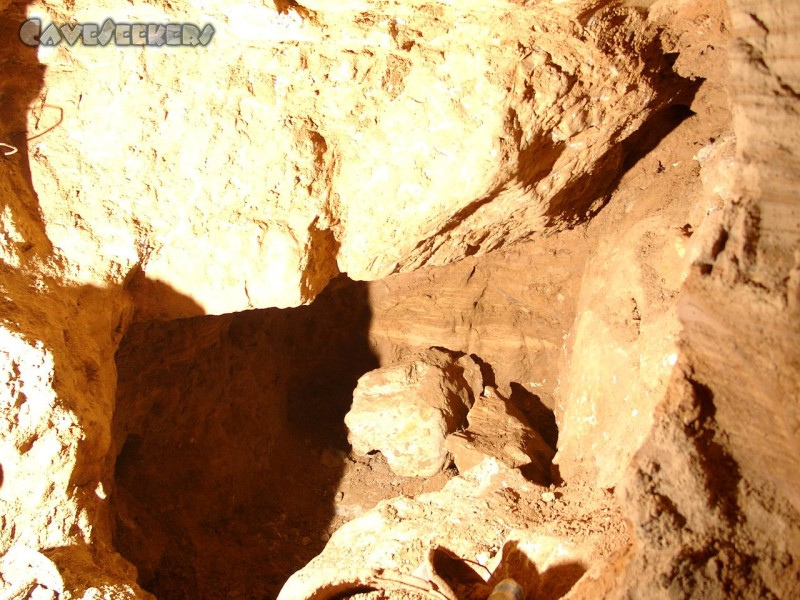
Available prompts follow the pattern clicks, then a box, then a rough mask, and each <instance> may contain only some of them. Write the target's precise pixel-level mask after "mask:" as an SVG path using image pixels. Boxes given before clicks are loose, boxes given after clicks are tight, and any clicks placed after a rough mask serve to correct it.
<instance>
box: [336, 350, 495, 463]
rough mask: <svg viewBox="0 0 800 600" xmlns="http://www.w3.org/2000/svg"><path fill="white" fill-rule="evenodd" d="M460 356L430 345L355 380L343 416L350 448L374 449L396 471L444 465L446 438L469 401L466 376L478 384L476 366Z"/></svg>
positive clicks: (472, 394) (471, 399)
mask: <svg viewBox="0 0 800 600" xmlns="http://www.w3.org/2000/svg"><path fill="white" fill-rule="evenodd" d="M465 358H467V357H461V358H460V359H458V362H457V359H456V358H455V357H454V356H453V355H452V354H451V353H448V352H445V351H442V350H439V349H435V348H431V349H430V350H427V351H425V352H423V353H420V354H418V355H414V356H411V357H409V358H408V359H407V360H405V361H403V362H401V363H398V364H395V365H391V366H388V367H382V368H380V369H376V370H375V371H370V372H369V373H367V374H366V375H364V376H363V377H362V378H361V379H359V380H358V386H357V387H356V389H355V391H354V392H353V405H352V407H351V408H350V411H349V412H348V413H347V415H346V416H345V419H344V421H345V424H346V425H347V429H348V435H347V439H348V441H349V442H350V444H352V446H353V451H354V452H356V453H357V454H367V453H368V452H372V451H374V450H379V451H380V452H381V453H382V454H383V455H385V456H386V460H387V462H388V463H389V466H390V467H391V468H392V470H393V471H394V472H395V473H397V474H398V475H404V476H407V477H427V476H431V475H435V474H436V473H437V472H439V471H440V470H441V469H442V468H443V467H445V466H446V465H447V458H448V456H447V450H446V448H445V440H446V438H447V436H448V434H450V433H452V432H454V431H455V430H456V429H457V428H458V427H460V426H461V424H462V423H463V422H464V419H465V417H466V416H467V411H468V410H469V408H470V407H471V406H472V403H473V402H474V397H475V392H474V391H473V389H472V388H471V386H470V379H471V380H472V382H473V384H477V387H479V386H480V385H482V381H478V379H477V378H476V373H477V375H478V376H479V374H480V368H479V367H478V365H477V364H475V363H474V362H473V361H472V360H471V359H468V358H467V360H464V359H465ZM465 375H466V376H465Z"/></svg>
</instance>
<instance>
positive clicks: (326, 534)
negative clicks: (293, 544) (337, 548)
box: [319, 531, 331, 542]
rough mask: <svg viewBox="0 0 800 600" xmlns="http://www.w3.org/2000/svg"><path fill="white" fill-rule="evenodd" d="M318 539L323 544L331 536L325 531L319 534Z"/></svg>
mask: <svg viewBox="0 0 800 600" xmlns="http://www.w3.org/2000/svg"><path fill="white" fill-rule="evenodd" d="M319 539H321V540H322V541H323V542H327V541H328V540H329V539H331V536H330V534H329V533H328V532H327V531H323V532H322V533H321V534H320V536H319Z"/></svg>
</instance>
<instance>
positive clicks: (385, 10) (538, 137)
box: [4, 0, 674, 318]
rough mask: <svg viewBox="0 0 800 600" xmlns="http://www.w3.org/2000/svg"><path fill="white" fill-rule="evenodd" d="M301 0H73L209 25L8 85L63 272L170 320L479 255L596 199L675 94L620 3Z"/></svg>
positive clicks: (285, 299) (63, 47)
mask: <svg viewBox="0 0 800 600" xmlns="http://www.w3.org/2000/svg"><path fill="white" fill-rule="evenodd" d="M304 4H307V8H308V10H300V11H295V10H283V11H282V10H280V8H278V7H274V6H272V5H271V3H262V2H253V1H251V0H245V1H244V2H241V3H238V4H237V5H236V9H235V10H232V9H231V8H230V5H229V4H228V3H224V2H220V1H219V0H212V1H211V2H205V3H203V6H202V8H200V7H197V6H195V5H194V4H193V3H191V2H187V1H185V0H177V1H174V2H169V3H157V4H150V5H148V6H147V7H143V8H141V9H134V8H133V7H130V6H128V5H126V4H125V3H119V2H115V1H113V0H106V1H105V2H103V3H102V4H101V5H99V6H98V5H97V3H96V2H87V1H86V0H79V1H78V2H74V3H69V10H68V11H67V12H68V14H69V16H70V18H71V19H76V20H78V21H84V22H85V21H89V22H91V21H93V20H97V19H99V20H100V21H101V22H102V21H103V20H104V19H106V18H109V17H110V18H113V19H114V20H115V21H116V22H118V23H126V22H127V23H130V22H136V21H141V20H144V21H145V22H193V23H195V24H197V25H199V26H204V25H206V24H210V25H212V26H213V27H214V28H215V30H216V33H215V36H214V38H213V40H212V42H211V44H210V45H209V46H207V47H197V48H193V49H191V50H186V51H184V49H169V48H161V49H148V51H145V52H136V53H134V52H129V51H126V50H125V49H116V48H114V47H113V46H109V47H107V48H106V51H105V52H103V53H98V52H97V51H96V48H91V47H84V46H83V45H82V44H80V43H77V44H75V45H74V46H69V45H67V44H66V43H62V44H60V45H58V46H56V47H53V48H42V49H40V51H39V53H38V61H39V62H40V63H41V64H42V66H44V67H46V69H45V70H43V73H42V75H41V77H38V78H33V77H32V78H31V79H32V83H33V84H35V89H32V90H25V92H26V93H25V94H18V96H19V97H20V98H25V99H26V100H27V101H28V103H29V104H30V106H31V110H30V114H29V115H27V118H28V124H27V129H28V137H29V138H30V139H31V140H32V141H31V144H30V148H27V150H29V153H30V157H31V158H30V172H31V179H32V181H33V184H34V186H35V188H36V192H37V193H38V197H39V208H40V210H41V228H43V229H44V230H45V231H46V237H47V239H48V240H49V243H50V244H51V246H52V249H53V250H54V252H55V253H56V254H57V255H58V256H60V257H61V258H62V259H63V261H64V268H63V276H64V277H66V278H68V279H69V280H70V281H72V282H75V283H78V284H87V283H92V284H95V285H107V284H114V285H122V284H128V285H132V286H133V287H134V288H135V294H134V295H135V297H136V299H137V304H139V307H140V310H141V313H142V316H143V317H146V318H150V317H154V316H155V317H159V318H173V317H181V316H192V315H197V314H203V313H210V314H219V313H225V312H233V311H239V310H246V309H249V308H260V307H269V306H279V307H286V306H297V305H299V304H303V303H307V302H309V301H311V300H312V299H313V298H314V296H315V295H316V294H317V293H318V292H319V291H320V290H321V289H322V288H323V287H324V286H325V284H326V283H327V282H328V281H329V280H330V279H331V278H332V277H334V276H335V275H336V274H338V273H339V272H340V271H341V272H347V273H348V274H349V275H350V276H351V277H352V278H353V279H360V280H374V279H379V278H381V277H385V276H386V275H388V274H390V273H393V272H399V271H411V270H414V269H416V268H418V267H420V266H422V265H424V264H439V265H441V264H447V263H451V262H453V261H456V260H458V259H461V258H463V257H464V256H469V255H474V254H483V253H485V252H487V251H490V250H492V249H495V248H498V247H499V246H501V245H504V244H508V243H510V242H514V241H518V240H521V239H525V238H526V237H529V236H530V235H532V234H534V233H538V232H544V231H547V230H552V229H563V228H564V227H566V226H568V225H570V224H571V223H574V222H575V221H576V220H577V219H582V218H584V216H585V214H586V213H587V211H588V212H591V211H592V210H594V209H592V207H591V205H592V203H593V202H594V200H595V199H596V198H597V196H599V195H601V194H602V193H603V189H604V188H607V187H608V186H609V184H610V183H611V182H612V181H613V177H614V173H615V172H616V170H617V168H618V167H619V165H620V164H621V161H622V160H623V159H624V155H625V152H626V149H625V147H624V145H623V144H622V142H624V141H625V140H627V139H628V138H630V137H631V136H632V135H634V134H635V133H636V132H637V130H639V129H640V128H641V127H642V125H643V124H644V123H645V122H646V120H647V118H648V117H649V116H650V115H651V114H652V113H653V112H654V110H655V109H657V108H658V107H659V106H660V105H662V104H664V103H665V102H668V101H669V100H670V98H669V94H672V90H673V89H674V86H672V85H662V77H663V76H664V75H665V74H667V73H669V71H670V66H669V61H668V60H666V59H665V58H664V56H663V54H662V53H660V52H659V51H658V50H657V49H655V47H654V46H655V42H654V38H655V34H656V32H655V31H654V30H651V29H649V28H648V26H647V23H646V21H645V20H644V19H643V18H642V17H641V16H640V14H639V13H638V12H637V11H633V10H628V11H624V10H622V9H617V10H614V11H599V12H596V14H594V15H593V17H592V18H591V19H587V18H586V15H588V14H591V13H592V11H594V10H595V6H596V3H594V2H590V1H588V0H583V1H581V2H570V3H535V4H530V5H529V6H520V5H519V3H510V2H499V3H494V4H492V5H491V9H490V10H489V9H487V6H485V5H483V4H481V3H474V2H467V3H441V2H422V3H415V4H414V5H413V7H412V6H411V5H403V4H398V5H395V4H385V3H380V2H373V1H367V2H363V3H356V4H353V3H347V4H337V5H336V6H335V7H333V6H331V5H330V4H328V3H322V2H313V1H312V2H307V3H304ZM58 6H59V3H58V2H56V3H48V4H43V8H42V9H41V10H42V13H43V14H48V15H54V16H55V15H61V14H62V12H60V9H59V8H58ZM45 22H47V21H45ZM62 22H63V19H62ZM532 24H533V26H532ZM623 39H624V40H625V41H624V42H622V41H621V40H623ZM150 50H152V51H150ZM34 62H35V63H36V66H38V65H39V62H36V61H34ZM32 66H33V65H31V67H32ZM31 70H32V69H31ZM12 91H15V90H9V94H8V95H9V96H12V95H13V94H12V93H11V92H12ZM23 105H24V103H23ZM25 108H26V109H27V106H26V107H25ZM25 128H26V125H25V124H24V123H23V124H22V128H21V130H22V131H24V130H25ZM4 141H8V140H4ZM11 141H14V140H11ZM23 141H24V140H23ZM25 150H26V148H25V147H24V146H23V151H22V152H20V153H19V154H18V155H17V156H16V157H15V160H16V159H17V158H19V157H21V156H25V154H26V152H25ZM587 173H591V174H592V176H591V177H589V178H587V176H586V174H587ZM454 181H457V182H458V183H457V185H454ZM133 276H137V277H139V278H140V280H137V281H135V282H133V281H132V279H131V278H132V277H133ZM175 294H177V297H176V295H175ZM182 297H186V298H188V299H190V300H191V302H186V301H185V299H184V298H182Z"/></svg>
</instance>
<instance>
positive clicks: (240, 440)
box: [112, 254, 572, 599]
mask: <svg viewBox="0 0 800 600" xmlns="http://www.w3.org/2000/svg"><path fill="white" fill-rule="evenodd" d="M567 256H569V257H572V254H565V255H564V256H563V257H561V258H560V259H555V260H554V259H552V258H551V259H550V263H551V264H550V268H549V270H548V269H543V271H544V272H546V273H547V276H548V277H551V278H552V280H551V281H550V285H551V286H552V285H553V284H554V283H555V284H558V283H559V281H558V277H554V276H553V275H554V273H556V272H558V271H559V269H561V268H563V267H564V266H565V265H566V264H568V262H569V261H568V259H567ZM521 258H522V257H521V256H518V255H517V258H516V261H517V262H520V260H521ZM495 260H496V262H498V263H499V262H505V263H506V268H507V269H509V268H510V269H513V268H514V266H515V265H514V264H513V262H514V258H513V257H512V261H511V263H512V264H509V261H508V257H502V258H497V259H495ZM474 262H475V264H473V265H472V266H469V265H467V266H466V267H465V266H464V265H461V266H458V267H451V268H449V271H450V272H447V271H448V269H434V270H428V272H427V273H426V272H421V273H417V274H413V275H411V276H400V277H395V278H393V279H390V280H389V281H388V282H384V281H382V282H375V283H372V284H366V283H361V282H352V281H350V280H348V279H347V278H346V277H340V278H339V279H337V280H335V281H334V282H332V284H331V285H330V286H329V287H328V288H327V289H326V290H325V291H324V292H323V293H322V294H321V295H320V296H319V297H318V298H317V299H316V300H315V301H314V302H313V303H312V304H311V305H309V306H305V307H300V308H290V309H267V310H259V311H249V312H244V313H237V314H231V315H223V316H217V317H210V316H209V317H196V318H191V319H183V320H176V321H169V322H160V321H148V322H140V323H136V324H134V325H132V326H131V328H130V330H129V331H128V333H127V334H126V336H125V338H124V339H123V341H122V342H121V344H120V347H119V350H118V351H117V355H116V363H117V370H118V387H117V403H116V411H115V414H114V428H113V436H114V444H115V447H116V448H117V449H118V452H119V455H118V457H117V460H116V466H115V472H114V477H115V486H116V487H115V492H114V495H113V501H112V507H113V512H114V518H115V529H114V543H115V546H116V547H117V548H118V550H119V551H120V552H121V553H122V555H123V556H125V558H127V559H128V560H130V561H131V562H132V563H133V564H134V565H136V567H137V569H138V574H139V578H138V583H139V584H140V585H141V586H142V587H143V588H144V589H146V590H148V591H151V592H153V593H154V594H156V595H157V596H158V597H159V598H164V599H168V598H195V597H203V598H216V597H220V598H225V597H242V598H274V597H275V596H276V595H277V593H278V591H279V590H280V588H281V586H282V585H283V584H284V582H285V581H286V579H287V578H288V577H289V576H290V575H291V574H292V573H294V572H295V571H296V570H298V569H299V568H301V567H302V566H304V565H305V564H306V563H307V562H308V561H309V560H310V559H311V558H313V557H314V556H315V555H317V554H318V553H319V552H320V551H321V550H322V549H323V547H324V546H325V543H326V541H327V540H328V539H329V537H330V535H331V534H332V533H333V532H334V531H335V530H336V529H337V528H338V527H340V526H341V525H342V524H343V523H345V522H347V521H349V520H351V519H353V518H354V517H357V516H359V515H361V514H363V513H364V512H365V511H367V510H368V509H370V508H372V507H373V506H374V505H375V504H376V503H378V502H379V501H381V500H385V499H388V498H392V497H395V496H398V495H408V496H415V495H417V494H420V493H425V492H431V491H435V490H439V489H440V488H441V487H442V486H443V485H444V484H445V483H446V482H447V481H448V480H449V479H451V478H452V477H453V476H454V475H455V474H456V473H457V471H456V470H455V468H454V467H452V466H451V467H449V468H448V469H446V470H444V471H443V472H441V473H440V474H439V475H436V476H434V477H430V478H413V477H400V476H397V475H395V474H394V473H392V471H391V470H390V468H389V467H388V465H387V464H386V461H385V459H384V457H383V456H381V455H380V454H379V453H373V454H371V455H367V456H356V455H353V454H352V453H351V452H350V447H349V444H348V443H347V435H346V430H345V426H344V415H345V413H346V412H347V410H348V409H349V407H350V403H351V401H352V396H353V390H354V388H355V386H356V382H357V380H358V378H359V377H360V376H361V375H363V374H365V373H367V372H368V371H370V370H373V369H375V368H377V367H378V366H380V365H381V364H382V362H383V363H384V364H385V363H386V362H390V361H391V360H392V359H393V358H396V357H398V356H402V355H403V354H404V353H407V352H408V351H410V350H411V349H413V346H414V344H415V343H417V344H418V343H420V342H422V340H421V339H417V338H414V337H413V336H408V337H406V338H405V339H403V338H397V337H396V335H395V334H393V333H392V332H391V331H390V330H389V329H388V328H389V327H394V328H397V327H402V326H403V325H404V321H405V322H407V323H408V324H411V323H413V324H414V325H415V326H416V327H417V329H418V333H419V334H420V337H421V336H422V335H426V336H428V340H429V341H428V343H429V344H431V345H435V343H436V342H437V338H438V340H439V341H440V342H442V341H443V342H447V343H450V344H452V343H453V342H454V340H453V339H446V337H445V336H443V335H442V333H441V331H439V335H438V336H437V329H438V330H442V329H447V328H448V323H447V320H449V319H457V318H458V317H459V311H460V316H461V319H462V321H463V322H462V323H461V324H460V326H459V327H453V328H452V331H451V334H456V335H457V334H458V333H459V331H458V330H459V329H464V330H467V329H469V328H470V327H471V326H476V328H477V330H478V331H480V330H481V329H485V330H488V329H493V330H495V331H497V330H499V329H500V330H502V333H501V335H503V334H508V333H509V332H511V331H513V329H514V328H515V324H516V327H522V329H523V330H526V331H527V332H528V333H530V331H531V330H532V329H534V328H535V329H536V330H537V335H538V336H539V337H541V338H547V337H558V336H563V334H564V330H563V328H564V327H565V326H566V324H567V323H568V322H569V320H570V316H569V315H568V314H567V313H568V312H569V310H570V309H571V307H572V303H571V302H568V301H567V300H566V298H565V297H564V296H563V295H562V296H561V297H562V301H561V303H562V304H565V305H566V307H568V308H567V309H566V310H564V311H550V316H549V319H548V320H545V321H544V323H545V324H544V325H542V323H538V324H536V325H534V322H535V321H537V320H539V321H541V320H542V319H541V315H532V314H527V318H528V322H527V323H526V322H524V321H521V320H520V318H519V316H520V315H519V314H517V313H516V312H515V311H501V310H499V309H500V307H501V306H502V304H503V299H504V294H507V292H503V290H502V289H497V288H496V289H495V290H494V291H493V292H492V293H489V294H488V298H487V294H486V283H492V279H493V278H494V279H496V278H497V272H496V269H495V268H494V266H493V265H492V264H487V263H491V261H487V260H486V259H484V260H481V261H474ZM545 264H546V263H545V262H544V261H543V262H542V267H544V266H545ZM465 268H466V273H469V272H472V275H471V277H475V278H476V279H477V280H478V281H480V280H482V279H483V280H484V282H483V284H482V285H480V286H468V287H467V290H468V293H466V294H465V293H463V290H462V291H461V293H457V289H456V288H455V286H454V284H457V282H458V279H459V278H460V277H463V275H464V272H465ZM475 273H478V275H477V276H476V275H475ZM560 277H562V278H563V277H564V274H563V273H561V275H560ZM437 278H438V279H441V280H442V282H441V283H439V284H438V287H437V283H436V282H435V280H436V279H437ZM544 278H545V277H544V276H543V274H542V272H540V273H538V274H537V275H536V277H535V279H537V280H539V281H540V282H541V281H542V280H543V279H544ZM423 279H425V280H427V281H428V283H427V285H426V286H425V287H423V288H421V289H420V287H419V285H418V284H419V282H420V281H422V280H423ZM528 279H533V278H531V277H530V276H529V277H528ZM431 281H433V283H431ZM528 283H529V282H528ZM560 283H563V284H569V283H570V282H568V281H562V282H560ZM447 284H449V285H450V286H451V287H450V288H449V289H448V287H446V286H447ZM506 287H508V286H507V285H506ZM379 288H380V290H381V291H380V292H379V291H378V289H379ZM390 288H394V293H391V294H387V292H386V290H387V289H390ZM553 289H555V288H553ZM559 289H561V288H559ZM565 291H567V290H566V288H565ZM432 293H435V294H436V295H437V302H441V303H444V304H447V303H448V302H449V303H450V304H451V306H450V308H451V309H453V311H452V312H449V310H448V312H447V313H444V312H443V313H441V314H440V315H438V317H437V316H434V317H433V318H431V315H429V317H428V319H429V321H428V322H427V323H425V322H424V319H423V320H422V321H417V320H416V318H415V314H414V313H415V312H416V310H418V309H419V307H420V303H422V302H424V301H425V299H426V298H427V299H430V298H431V297H432ZM556 293H558V294H560V293H561V292H556ZM370 295H371V296H372V298H373V301H374V302H376V304H377V305H378V310H379V311H380V314H379V315H378V319H377V323H376V319H374V318H373V310H374V309H373V308H372V307H371V305H370ZM473 295H475V297H474V298H473ZM538 302H539V303H546V299H544V298H541V299H539V300H538ZM535 304H537V302H536V301H530V302H528V303H527V305H528V306H529V307H530V306H533V305H535ZM403 305H405V306H406V307H407V308H408V309H409V310H407V311H406V312H405V313H402V312H401V310H399V309H398V307H400V308H401V309H402V306H403ZM455 305H459V308H457V307H456V306H455ZM387 306H388V307H391V308H387ZM528 310H529V309H528ZM484 312H488V313H489V314H488V316H487V317H485V318H486V322H482V317H481V316H479V315H481V314H483V313H484ZM562 312H563V314H562ZM476 313H477V314H476ZM444 314H448V319H447V320H446V321H445V322H441V317H442V316H443V315H444ZM553 323H556V324H558V325H560V327H561V328H562V330H557V331H547V330H546V329H547V327H548V326H550V325H552V324H553ZM408 333H409V332H408V328H406V334H407V335H408ZM460 333H463V332H460ZM508 341H509V340H505V339H503V338H499V337H494V338H493V337H491V336H487V338H486V339H485V341H484V346H485V351H486V352H488V353H489V355H490V356H491V354H492V352H494V353H498V352H500V351H501V350H500V349H498V348H492V345H493V344H494V345H495V346H496V345H498V344H500V345H504V344H507V343H508ZM473 343H474V341H473ZM516 353H517V354H519V357H518V358H521V359H523V360H526V361H527V360H528V359H529V358H531V357H530V356H528V355H527V354H526V353H524V352H522V353H520V352H519V348H517V350H516ZM537 356H538V362H539V364H540V366H542V365H545V364H546V363H548V362H550V363H554V361H555V353H553V356H548V353H547V352H544V353H542V352H539V353H537ZM537 356H533V358H536V357H537ZM381 357H382V358H383V361H381ZM498 367H499V370H500V373H501V374H502V375H503V376H506V377H507V376H508V375H507V371H508V368H509V365H508V364H498ZM512 368H513V366H512ZM549 368H550V369H553V368H554V366H553V365H550V367H549ZM482 371H483V374H484V381H485V382H486V383H487V384H491V385H498V384H503V385H502V387H504V388H506V389H507V390H508V391H509V392H510V393H509V398H510V400H511V402H512V403H513V404H514V405H515V406H517V407H519V408H520V409H521V410H522V411H524V413H525V414H526V416H527V417H528V419H529V421H530V422H532V423H535V426H536V428H537V429H538V430H539V431H540V432H541V434H542V436H543V437H544V439H545V440H546V441H547V443H548V444H549V445H550V446H551V447H552V448H555V447H556V444H557V435H558V432H557V428H556V424H555V419H554V416H553V413H552V409H551V408H548V407H547V406H545V405H544V404H543V403H542V401H541V399H540V397H539V396H537V395H535V394H533V393H531V392H530V391H529V390H527V389H526V388H525V387H524V386H523V385H521V384H520V383H518V382H510V381H508V380H506V381H503V382H498V381H496V376H495V369H494V368H493V366H492V365H491V364H489V363H484V364H483V365H482Z"/></svg>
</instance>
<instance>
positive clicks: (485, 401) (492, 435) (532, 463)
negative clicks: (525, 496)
mask: <svg viewBox="0 0 800 600" xmlns="http://www.w3.org/2000/svg"><path fill="white" fill-rule="evenodd" d="M467 421H468V423H469V426H468V427H467V428H466V429H464V430H463V431H458V432H456V433H454V434H452V435H450V436H448V437H447V440H446V442H445V447H446V448H447V450H448V452H450V453H451V454H452V455H453V460H454V462H455V464H456V467H458V470H459V471H461V472H464V471H467V470H469V469H471V468H473V467H475V466H477V465H479V464H480V463H481V462H483V460H484V459H486V458H490V457H491V458H495V459H497V460H499V461H500V462H502V463H503V464H505V465H507V466H508V467H510V468H512V469H520V471H521V472H522V473H523V474H524V475H525V476H526V477H528V478H529V479H531V480H532V481H536V482H538V483H542V484H547V483H550V463H551V462H552V461H553V454H555V451H554V450H553V449H552V448H550V447H549V446H548V445H547V443H546V442H545V441H544V440H543V439H542V436H541V435H540V434H539V433H538V432H537V431H536V430H535V429H534V428H533V427H531V425H530V423H528V421H527V419H526V418H525V416H524V415H523V414H522V413H521V412H520V411H519V409H517V408H516V407H514V406H513V405H511V404H510V403H509V401H508V400H507V399H506V398H503V397H502V396H500V395H499V393H498V392H497V390H495V389H493V388H490V387H487V388H486V389H485V390H484V392H483V393H482V394H481V395H480V396H478V397H477V398H476V399H475V404H473V406H472V408H471V409H470V411H469V414H468V415H467Z"/></svg>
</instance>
